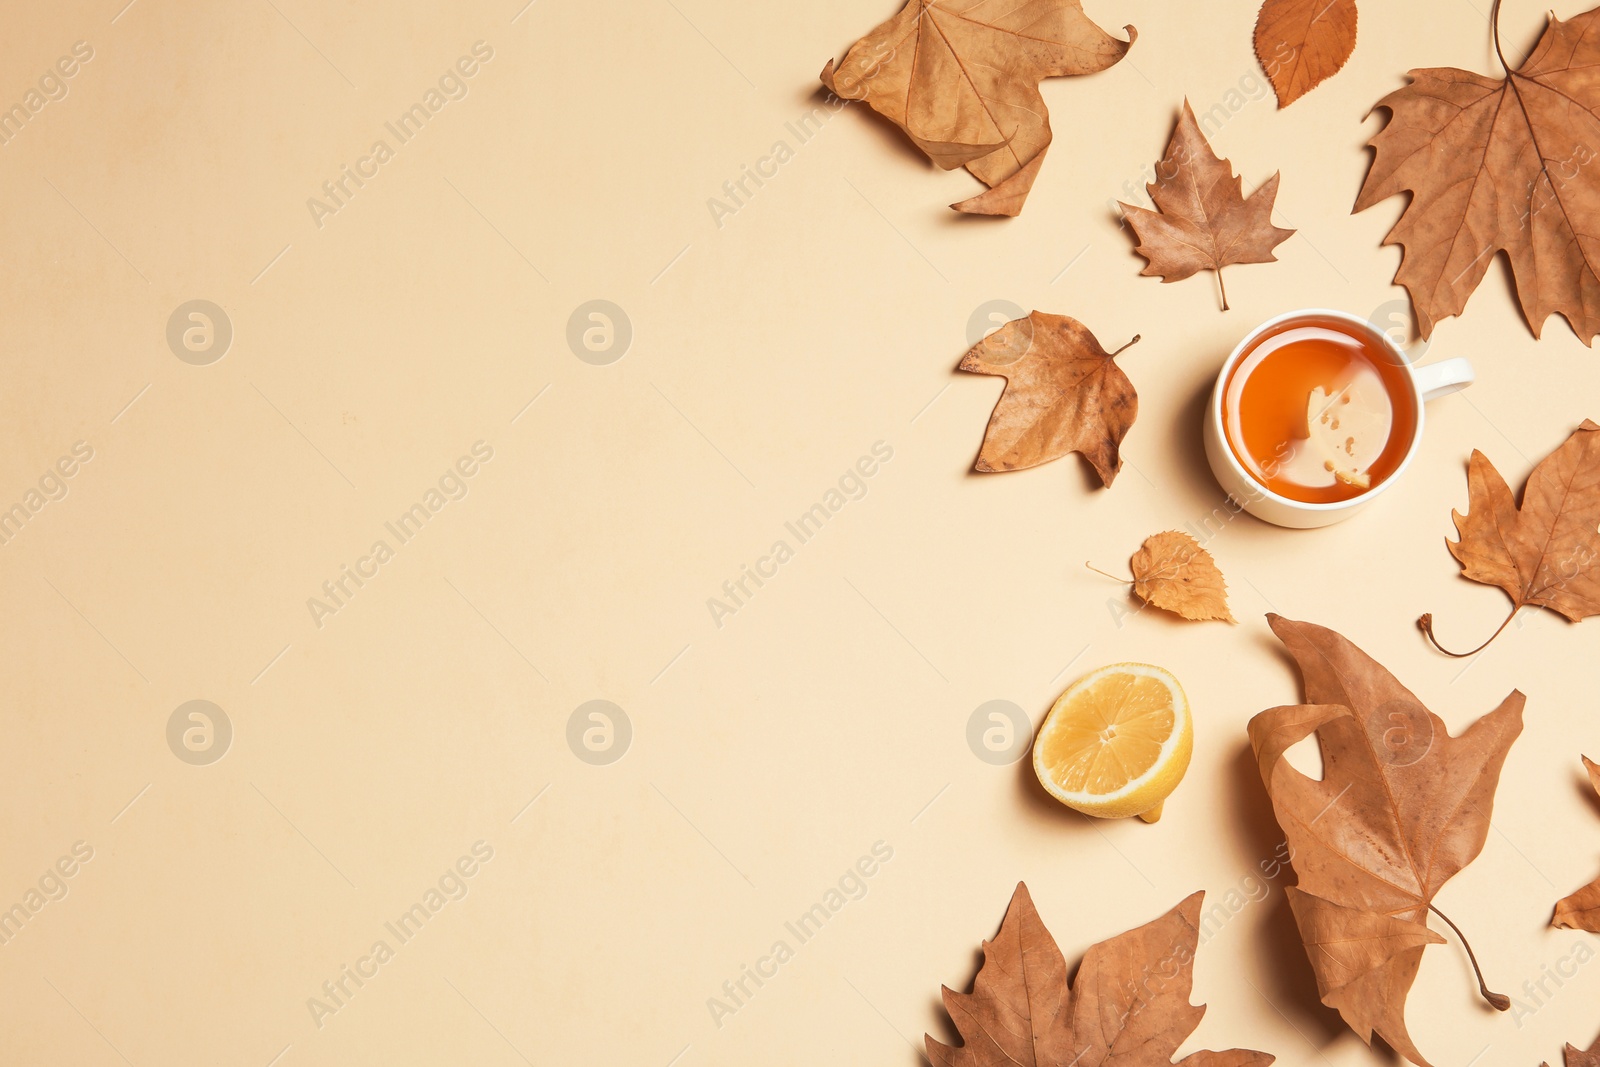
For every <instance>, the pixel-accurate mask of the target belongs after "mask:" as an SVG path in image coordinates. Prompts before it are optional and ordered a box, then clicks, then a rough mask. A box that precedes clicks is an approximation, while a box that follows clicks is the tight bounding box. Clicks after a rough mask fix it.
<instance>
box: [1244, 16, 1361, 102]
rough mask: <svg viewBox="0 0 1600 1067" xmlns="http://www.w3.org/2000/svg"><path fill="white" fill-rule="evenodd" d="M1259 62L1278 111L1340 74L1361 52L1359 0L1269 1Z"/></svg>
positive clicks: (1259, 31) (1260, 23)
mask: <svg viewBox="0 0 1600 1067" xmlns="http://www.w3.org/2000/svg"><path fill="white" fill-rule="evenodd" d="M1255 43H1256V58H1257V59H1259V60H1260V61H1261V69H1262V70H1264V71H1266V72H1267V80H1268V81H1270V82H1271V83H1272V89H1273V92H1275V93H1277V94H1278V107H1279V108H1286V107H1288V106H1289V105H1290V104H1292V103H1294V102H1295V101H1296V100H1298V99H1300V98H1301V97H1302V96H1304V95H1306V94H1307V93H1309V92H1310V91H1311V90H1313V89H1315V88H1316V87H1317V86H1319V85H1321V84H1322V83H1323V82H1324V81H1326V80H1328V79H1329V78H1331V77H1333V76H1334V75H1335V74H1337V73H1339V70H1340V68H1342V67H1343V66H1344V64H1345V61H1346V60H1347V59H1349V58H1350V53H1351V52H1354V51H1355V48H1356V0H1266V3H1264V4H1262V5H1261V13H1260V14H1259V15H1257V16H1256V38H1255Z"/></svg>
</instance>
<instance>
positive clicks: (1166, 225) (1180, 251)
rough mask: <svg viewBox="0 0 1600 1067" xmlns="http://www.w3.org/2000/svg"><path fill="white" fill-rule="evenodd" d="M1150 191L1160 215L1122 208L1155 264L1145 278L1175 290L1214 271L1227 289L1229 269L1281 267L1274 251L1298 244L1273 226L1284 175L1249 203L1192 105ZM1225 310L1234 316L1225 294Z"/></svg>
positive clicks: (1149, 266)
mask: <svg viewBox="0 0 1600 1067" xmlns="http://www.w3.org/2000/svg"><path fill="white" fill-rule="evenodd" d="M1145 188H1146V189H1147V190H1149V193H1150V199H1151V200H1153V201H1155V205H1156V207H1157V208H1158V209H1159V210H1156V211H1151V210H1150V209H1149V208H1142V207H1135V206H1134V205H1132V204H1123V205H1122V209H1123V211H1124V212H1125V213H1126V215H1127V218H1128V222H1129V224H1130V225H1132V226H1133V232H1134V234H1135V235H1136V236H1137V237H1138V238H1139V246H1138V248H1137V249H1135V251H1137V252H1138V253H1139V254H1140V255H1141V256H1143V257H1144V258H1145V259H1147V260H1149V261H1150V262H1149V263H1148V264H1147V265H1146V266H1145V268H1144V270H1142V271H1140V272H1139V273H1140V274H1143V275H1147V276H1150V277H1155V276H1158V275H1159V276H1161V280H1162V281H1165V282H1176V281H1181V280H1182V279H1184V278H1187V277H1189V276H1190V275H1192V274H1194V273H1195V272H1196V271H1202V270H1214V271H1216V272H1217V285H1218V286H1219V287H1222V268H1223V267H1226V266H1229V265H1230V264H1234V263H1276V262H1277V257H1276V256H1274V255H1273V254H1272V250H1273V249H1274V248H1276V247H1278V245H1280V244H1282V243H1283V242H1284V241H1287V240H1288V239H1289V238H1290V237H1293V236H1294V231H1293V230H1283V229H1279V228H1278V227H1276V226H1274V225H1273V224H1272V202H1273V200H1274V199H1275V198H1276V197H1277V195H1278V175H1276V174H1274V175H1273V176H1272V177H1270V178H1268V179H1267V180H1266V181H1265V182H1263V183H1262V184H1261V187H1260V188H1259V189H1257V190H1256V191H1255V192H1253V193H1251V194H1250V196H1249V197H1246V196H1245V195H1244V185H1243V183H1242V182H1241V181H1240V180H1239V179H1238V177H1236V176H1235V175H1234V173H1233V165H1232V164H1231V163H1229V162H1228V161H1226V160H1224V159H1221V158H1220V157H1218V155H1217V154H1216V153H1215V152H1213V151H1212V150H1211V145H1210V144H1209V143H1208V142H1207V141H1206V137H1205V134H1203V133H1201V132H1200V125H1199V123H1197V122H1195V119H1194V110H1193V109H1192V108H1190V107H1189V101H1188V100H1185V101H1184V102H1183V114H1182V115H1181V116H1180V117H1179V118H1178V127H1177V129H1176V130H1174V131H1173V134H1172V140H1171V141H1170V142H1169V143H1168V144H1167V154H1166V155H1165V156H1163V157H1162V159H1161V162H1160V163H1158V164H1156V180H1155V181H1153V182H1151V183H1149V184H1148V185H1147V186H1145ZM1222 309H1223V310H1224V311H1226V310H1227V309H1228V290H1227V289H1226V288H1225V287H1222Z"/></svg>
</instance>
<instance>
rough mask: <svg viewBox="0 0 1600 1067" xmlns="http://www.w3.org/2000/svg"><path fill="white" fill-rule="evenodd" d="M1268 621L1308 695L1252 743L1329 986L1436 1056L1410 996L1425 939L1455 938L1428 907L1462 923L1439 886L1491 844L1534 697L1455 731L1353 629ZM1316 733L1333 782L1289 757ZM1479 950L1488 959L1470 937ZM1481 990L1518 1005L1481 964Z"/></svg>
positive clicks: (1329, 998)
mask: <svg viewBox="0 0 1600 1067" xmlns="http://www.w3.org/2000/svg"><path fill="white" fill-rule="evenodd" d="M1267 619H1268V621H1269V622H1270V623H1271V624H1272V629H1273V632H1275V633H1276V634H1277V635H1278V637H1279V639H1280V640H1282V641H1283V643H1284V645H1285V646H1286V647H1287V648H1288V650H1289V653H1290V655H1292V656H1293V657H1294V659H1295V662H1296V663H1297V664H1298V665H1299V667H1300V673H1301V676H1302V677H1303V679H1304V681H1305V692H1306V703H1305V704H1302V705H1298V706H1294V707H1280V708H1272V709H1270V710H1268V711H1263V712H1262V713H1261V714H1259V715H1257V716H1256V717H1255V718H1253V719H1251V720H1250V745H1251V747H1252V748H1253V749H1254V750H1255V756H1256V763H1257V766H1258V767H1259V769H1260V771H1261V780H1262V781H1263V782H1264V783H1265V784H1266V787H1267V793H1268V794H1269V795H1270V796H1271V798H1272V810H1273V812H1274V814H1275V815H1276V816H1277V819H1278V825H1279V826H1281V827H1282V828H1283V832H1284V835H1285V838H1286V840H1287V841H1288V843H1289V847H1290V849H1291V853H1290V854H1291V857H1292V859H1291V862H1292V864H1293V866H1294V869H1295V871H1296V873H1297V874H1298V875H1299V882H1298V884H1297V885H1295V886H1292V887H1290V888H1289V889H1288V890H1286V893H1287V895H1288V898H1289V905H1290V908H1291V909H1292V910H1293V912H1294V917H1295V923H1296V925H1297V926H1298V927H1299V928H1300V937H1301V940H1303V941H1304V942H1305V947H1306V956H1307V957H1308V958H1309V959H1310V961H1311V969H1312V971H1313V972H1315V974H1316V978H1317V989H1318V992H1319V993H1320V994H1321V996H1322V1003H1324V1004H1326V1005H1327V1006H1328V1007H1330V1008H1337V1009H1338V1011H1339V1014H1340V1015H1341V1016H1343V1018H1344V1021H1345V1022H1346V1023H1348V1024H1349V1026H1350V1028H1351V1029H1352V1030H1354V1031H1355V1032H1356V1033H1357V1034H1359V1035H1360V1036H1361V1038H1362V1040H1364V1041H1366V1042H1368V1043H1369V1044H1370V1043H1371V1041H1372V1034H1373V1033H1374V1032H1376V1033H1377V1034H1378V1036H1380V1037H1382V1038H1383V1039H1384V1040H1385V1041H1387V1042H1388V1043H1389V1045H1390V1046H1391V1047H1393V1048H1394V1049H1395V1051H1397V1052H1399V1053H1401V1054H1402V1055H1404V1056H1405V1057H1406V1058H1407V1059H1409V1060H1411V1061H1412V1062H1413V1063H1418V1064H1424V1065H1426V1064H1427V1061H1426V1060H1424V1059H1423V1058H1422V1055H1421V1054H1420V1053H1419V1052H1418V1051H1417V1049H1416V1046H1415V1045H1413V1044H1412V1041H1411V1036H1410V1035H1409V1034H1408V1033H1407V1032H1406V1024H1405V999H1406V995H1407V994H1408V993H1409V992H1410V991H1411V983H1412V982H1414V981H1415V980H1416V977H1417V968H1418V966H1419V965H1420V964H1421V962H1422V950H1423V949H1424V948H1425V947H1426V946H1428V945H1434V944H1440V943H1442V942H1443V941H1444V938H1443V937H1441V936H1440V935H1439V934H1437V933H1435V932H1434V931H1432V930H1430V929H1429V928H1428V926H1427V918H1428V912H1429V911H1432V912H1433V913H1434V914H1435V915H1438V916H1439V917H1440V918H1441V919H1444V921H1445V922H1446V923H1447V924H1449V926H1450V928H1451V929H1453V930H1456V927H1455V924H1454V923H1451V922H1450V920H1449V919H1446V918H1445V917H1444V915H1443V913H1442V912H1440V911H1439V909H1438V908H1436V907H1434V906H1433V898H1434V895H1435V894H1437V893H1438V892H1439V889H1440V887H1441V886H1443V885H1444V883H1445V882H1446V881H1448V880H1449V879H1450V878H1451V876H1453V875H1454V874H1455V873H1456V872H1457V871H1459V870H1461V868H1463V867H1465V866H1466V865H1467V864H1468V863H1470V862H1472V860H1473V859H1474V858H1476V857H1477V855H1478V853H1479V852H1481V851H1482V850H1483V843H1484V839H1485V838H1486V837H1487V836H1488V834H1489V817H1490V814H1491V813H1492V811H1493V808H1494V792H1495V786H1496V784H1497V783H1498V782H1499V779H1500V768H1501V766H1502V765H1503V764H1504V763H1505V758H1506V753H1507V752H1508V751H1509V750H1510V748H1511V743H1512V741H1514V740H1516V737H1517V735H1518V734H1519V733H1521V732H1522V705H1523V696H1522V694H1521V693H1519V692H1517V691H1515V690H1513V691H1512V693H1511V695H1510V696H1508V697H1506V699H1505V700H1504V701H1502V702H1501V704H1500V706H1499V707H1498V708H1496V709H1495V710H1494V711H1491V712H1490V713H1489V714H1487V715H1485V716H1484V717H1483V718H1481V719H1479V720H1478V721H1477V722H1475V723H1473V724H1472V725H1471V726H1470V727H1468V728H1467V730H1466V732H1464V733H1463V734H1462V735H1461V736H1460V737H1451V736H1450V734H1449V732H1448V731H1447V730H1446V729H1445V724H1444V722H1443V721H1442V720H1441V719H1439V717H1438V716H1436V715H1434V714H1433V713H1432V712H1430V711H1429V710H1428V709H1427V708H1425V707H1423V706H1422V703H1421V701H1419V700H1418V699H1417V698H1416V696H1414V695H1413V694H1412V693H1411V691H1410V690H1408V689H1406V688H1405V686H1403V685H1401V684H1400V683H1399V681H1397V680H1396V679H1395V677H1394V675H1392V674H1390V673H1389V672H1388V671H1387V670H1385V669H1384V668H1383V666H1382V665H1381V664H1379V663H1378V662H1377V661H1376V660H1374V659H1372V658H1371V657H1369V656H1368V655H1367V654H1366V653H1365V652H1362V651H1361V650H1360V649H1359V648H1357V647H1356V646H1355V645H1353V644H1352V643H1350V642H1349V641H1348V640H1346V639H1345V638H1344V637H1341V636H1340V635H1339V634H1337V633H1335V632H1334V631H1332V630H1329V629H1326V628H1324V627H1321V626H1314V625H1312V624H1310V623H1304V622H1292V621H1290V620H1289V619H1285V618H1281V617H1280V616H1277V615H1269V616H1267ZM1313 733H1315V734H1316V735H1317V740H1318V742H1319V743H1320V745H1321V747H1322V765H1323V768H1324V773H1323V777H1322V779H1321V780H1320V781H1319V780H1317V779H1314V778H1309V777H1307V776H1306V775H1304V774H1302V773H1301V772H1299V771H1298V770H1296V769H1295V768H1294V767H1292V766H1290V764H1289V763H1288V762H1287V761H1285V760H1284V759H1283V755H1284V752H1286V751H1287V750H1288V749H1289V748H1290V747H1291V746H1293V745H1294V744H1296V743H1297V742H1299V741H1302V740H1304V739H1305V738H1307V737H1309V736H1310V735H1311V734H1313ZM1456 933H1457V935H1458V936H1459V935H1460V931H1459V930H1456ZM1462 943H1463V945H1465V943H1466V942H1465V941H1464V940H1463V942H1462ZM1467 954H1468V956H1469V958H1472V965H1473V968H1474V970H1476V969H1477V965H1478V964H1477V959H1476V958H1475V957H1472V950H1471V949H1470V948H1468V949H1467ZM1478 988H1479V991H1480V992H1481V993H1482V994H1483V997H1484V999H1485V1000H1487V1001H1489V1003H1490V1004H1492V1005H1493V1006H1495V1007H1496V1008H1499V1009H1500V1010H1501V1011H1504V1010H1505V1009H1506V1008H1507V1007H1509V1006H1510V1001H1509V1000H1508V999H1506V998H1505V997H1504V996H1503V995H1501V994H1499V993H1490V992H1489V990H1488V988H1487V987H1486V986H1485V985H1484V983H1483V976H1482V974H1481V973H1480V974H1479V976H1478Z"/></svg>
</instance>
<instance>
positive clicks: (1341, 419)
mask: <svg viewBox="0 0 1600 1067" xmlns="http://www.w3.org/2000/svg"><path fill="white" fill-rule="evenodd" d="M1472 378H1473V374H1472V365H1471V364H1470V363H1468V362H1467V361H1466V360H1464V359H1459V358H1458V359H1447V360H1444V361H1443V362H1441V363H1433V364H1430V365H1428V366H1425V367H1416V366H1412V365H1411V364H1410V363H1409V362H1408V361H1407V359H1406V357H1405V354H1404V353H1403V352H1401V350H1400V349H1399V348H1398V347H1397V346H1396V344H1395V343H1394V341H1393V339H1392V338H1390V337H1389V336H1388V335H1387V334H1386V333H1384V332H1383V331H1382V330H1380V329H1378V328H1377V327H1376V326H1375V325H1373V324H1372V323H1370V322H1368V321H1366V320H1365V319H1360V318H1357V317H1356V316H1354V315H1350V314H1347V313H1345V312H1342V311H1329V310H1326V309H1308V310H1305V311H1293V312H1290V313H1288V314H1286V315H1280V316H1278V317H1277V318H1275V319H1271V320H1269V321H1268V322H1265V323H1263V324H1261V325H1260V326H1258V327H1257V328H1256V329H1254V330H1252V331H1251V332H1250V334H1249V336H1247V337H1245V339H1244V340H1243V341H1240V342H1239V345H1238V347H1237V348H1235V349H1234V350H1233V354H1232V355H1230V356H1229V357H1228V358H1227V360H1226V361H1225V362H1224V363H1223V365H1222V370H1221V371H1220V372H1219V373H1218V375H1217V384H1216V387H1215V388H1214V389H1213V390H1212V394H1211V401H1210V404H1209V406H1208V410H1207V412H1206V419H1205V449H1206V459H1207V460H1208V461H1209V462H1210V464H1211V470H1212V472H1213V473H1215V474H1216V476H1217V481H1218V482H1219V483H1221V485H1222V488H1223V490H1224V491H1225V492H1226V493H1227V495H1228V499H1229V500H1230V501H1233V502H1236V504H1237V508H1238V509H1240V510H1244V511H1248V512H1250V513H1251V514H1253V515H1255V516H1257V517H1258V518H1262V519H1265V520H1267V521H1268V522H1273V523H1277V524H1278V525H1280V526H1294V527H1300V528H1309V527H1315V526H1326V525H1328V524H1329V523H1333V522H1338V521H1339V520H1340V519H1343V518H1345V517H1347V516H1348V515H1350V514H1352V513H1353V512H1354V511H1355V510H1356V509H1358V508H1360V507H1362V506H1364V505H1365V504H1366V503H1367V502H1368V501H1369V500H1371V499H1372V498H1373V497H1375V496H1377V495H1378V493H1379V492H1381V491H1382V490H1384V489H1386V488H1387V487H1388V486H1389V484H1390V483H1392V482H1393V481H1395V480H1396V479H1398V478H1399V476H1400V474H1401V473H1402V472H1403V471H1404V470H1405V468H1406V467H1407V466H1408V465H1409V464H1410V462H1411V459H1412V457H1413V456H1415V455H1416V452H1417V448H1418V446H1419V445H1420V444H1421V441H1422V426H1423V403H1424V401H1427V400H1432V399H1433V398H1434V397H1437V396H1443V395H1445V394H1446V393H1453V392H1455V391H1456V390H1457V389H1462V388H1465V387H1466V386H1467V385H1469V384H1471V382H1472Z"/></svg>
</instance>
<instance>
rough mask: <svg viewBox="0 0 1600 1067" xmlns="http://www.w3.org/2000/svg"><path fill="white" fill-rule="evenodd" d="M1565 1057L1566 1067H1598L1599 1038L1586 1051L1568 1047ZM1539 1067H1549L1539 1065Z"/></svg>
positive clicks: (1545, 1064) (1599, 1062) (1572, 1046)
mask: <svg viewBox="0 0 1600 1067" xmlns="http://www.w3.org/2000/svg"><path fill="white" fill-rule="evenodd" d="M1565 1055H1566V1061H1565V1062H1566V1067H1600V1038H1596V1039H1595V1042H1594V1044H1592V1045H1590V1046H1589V1047H1588V1049H1587V1050H1585V1049H1581V1048H1578V1047H1576V1046H1575V1045H1568V1046H1567V1048H1566V1052H1565ZM1539 1067H1550V1065H1549V1064H1547V1063H1541V1064H1540V1065H1539Z"/></svg>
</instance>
